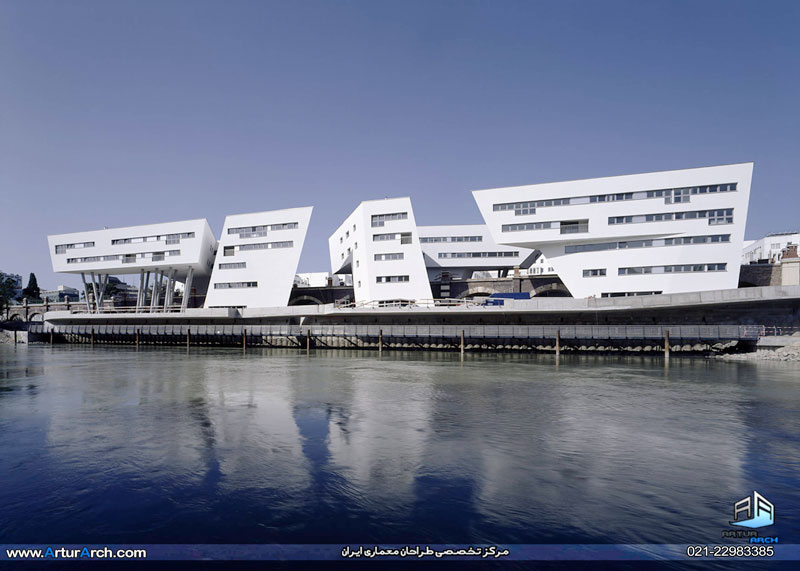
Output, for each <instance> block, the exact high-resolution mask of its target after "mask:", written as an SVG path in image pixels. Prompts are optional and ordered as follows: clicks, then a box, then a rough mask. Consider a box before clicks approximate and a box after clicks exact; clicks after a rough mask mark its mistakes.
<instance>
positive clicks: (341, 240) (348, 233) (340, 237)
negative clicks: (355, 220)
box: [339, 224, 356, 244]
mask: <svg viewBox="0 0 800 571" xmlns="http://www.w3.org/2000/svg"><path fill="white" fill-rule="evenodd" d="M355 231H356V225H355V224H353V232H355ZM349 237H350V230H348V231H347V232H345V233H344V237H342V236H339V243H340V244H341V243H342V242H344V239H345V238H349Z"/></svg>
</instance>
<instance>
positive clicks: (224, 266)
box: [219, 262, 247, 270]
mask: <svg viewBox="0 0 800 571" xmlns="http://www.w3.org/2000/svg"><path fill="white" fill-rule="evenodd" d="M246 267H247V262H227V263H226V262H220V264H219V269H220V270H240V269H242V268H246Z"/></svg>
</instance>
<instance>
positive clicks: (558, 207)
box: [473, 163, 753, 297]
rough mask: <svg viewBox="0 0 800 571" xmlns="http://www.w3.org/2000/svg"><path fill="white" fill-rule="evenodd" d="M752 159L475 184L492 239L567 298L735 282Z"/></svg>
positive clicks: (672, 290) (700, 287)
mask: <svg viewBox="0 0 800 571" xmlns="http://www.w3.org/2000/svg"><path fill="white" fill-rule="evenodd" d="M752 172H753V164H752V163H740V164H733V165H725V166H715V167H705V168H695V169H686V170H676V171H664V172H655V173H645V174H635V175H626V176H614V177H607V178H594V179H585V180H576V181H567V182H557V183H547V184H536V185H529V186H519V187H512V188H498V189H490V190H480V191H474V192H473V195H474V197H475V200H476V202H477V203H478V207H479V209H480V211H481V214H482V215H483V218H484V220H485V221H486V223H487V225H488V226H489V229H490V231H491V234H492V236H493V238H494V239H495V241H496V242H497V243H498V244H505V245H509V246H516V247H522V248H531V249H534V248H536V249H539V250H541V251H542V253H543V254H544V255H545V256H546V258H547V260H548V262H549V263H550V265H551V266H552V267H553V268H554V270H555V272H556V273H557V274H558V276H559V277H560V278H561V280H562V281H563V282H564V284H565V285H566V286H567V288H569V290H570V292H572V295H573V296H575V297H589V296H596V297H616V296H630V295H646V294H655V293H679V292H689V291H707V290H715V289H728V288H736V287H737V284H738V278H739V265H740V264H739V262H740V259H741V250H742V243H743V239H744V228H745V222H746V220H747V207H748V200H749V196H750V180H751V177H752Z"/></svg>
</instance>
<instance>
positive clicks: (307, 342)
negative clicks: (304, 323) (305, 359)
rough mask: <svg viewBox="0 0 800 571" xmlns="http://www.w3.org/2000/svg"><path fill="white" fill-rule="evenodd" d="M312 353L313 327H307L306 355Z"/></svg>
mask: <svg viewBox="0 0 800 571" xmlns="http://www.w3.org/2000/svg"><path fill="white" fill-rule="evenodd" d="M310 353H311V329H306V355H308V354H310Z"/></svg>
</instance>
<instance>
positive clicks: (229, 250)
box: [223, 240, 294, 256]
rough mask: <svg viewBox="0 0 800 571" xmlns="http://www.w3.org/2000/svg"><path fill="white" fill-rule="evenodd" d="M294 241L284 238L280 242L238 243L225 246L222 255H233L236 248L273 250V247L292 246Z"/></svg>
mask: <svg viewBox="0 0 800 571" xmlns="http://www.w3.org/2000/svg"><path fill="white" fill-rule="evenodd" d="M293 247H294V241H292V240H284V241H282V242H259V243H258V244H239V245H238V246H225V248H224V250H223V255H224V256H233V254H234V252H236V250H237V248H238V250H239V251H240V252H244V251H247V250H274V249H275V248H293Z"/></svg>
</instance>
